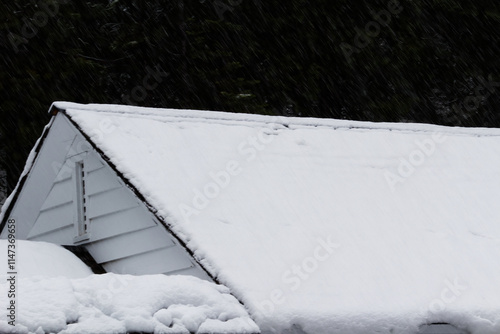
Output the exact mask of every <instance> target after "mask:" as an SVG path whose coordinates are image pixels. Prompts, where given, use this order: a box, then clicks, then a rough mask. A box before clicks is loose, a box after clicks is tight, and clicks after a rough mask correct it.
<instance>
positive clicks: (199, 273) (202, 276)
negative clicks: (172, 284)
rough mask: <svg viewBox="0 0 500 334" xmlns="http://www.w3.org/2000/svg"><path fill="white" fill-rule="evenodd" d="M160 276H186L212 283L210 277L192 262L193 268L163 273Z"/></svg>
mask: <svg viewBox="0 0 500 334" xmlns="http://www.w3.org/2000/svg"><path fill="white" fill-rule="evenodd" d="M162 274H165V275H186V276H194V277H198V278H199V279H203V280H206V281H212V279H211V278H210V276H208V274H207V273H206V272H205V271H204V270H203V269H201V268H200V267H199V266H198V265H197V264H196V262H193V267H191V268H187V269H181V270H175V271H170V272H168V271H167V272H163V273H162Z"/></svg>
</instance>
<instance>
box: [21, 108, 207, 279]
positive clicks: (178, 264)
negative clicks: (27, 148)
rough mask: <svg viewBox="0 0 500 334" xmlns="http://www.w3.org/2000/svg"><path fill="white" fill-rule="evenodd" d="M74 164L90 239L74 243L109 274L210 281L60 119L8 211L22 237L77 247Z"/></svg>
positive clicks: (58, 118) (85, 143)
mask: <svg viewBox="0 0 500 334" xmlns="http://www.w3.org/2000/svg"><path fill="white" fill-rule="evenodd" d="M79 160H82V161H83V163H84V181H85V194H84V197H85V206H86V208H87V210H86V212H85V213H86V216H87V233H86V238H88V239H87V240H79V241H78V242H77V244H80V245H83V246H84V247H86V248H87V249H88V251H89V253H90V254H91V255H92V256H93V257H94V258H95V259H96V260H97V261H98V262H99V263H101V262H102V263H103V266H104V267H105V269H106V270H108V271H111V272H117V273H127V274H161V273H175V274H185V275H192V276H196V277H200V278H203V279H206V280H210V278H209V277H208V275H207V274H206V273H205V272H204V271H203V270H202V269H201V267H200V266H199V265H198V264H197V263H196V262H195V261H194V260H193V259H192V257H191V255H189V253H188V252H187V251H186V250H185V249H184V247H183V246H181V245H180V244H179V243H177V242H176V241H175V238H174V237H173V236H172V235H171V234H170V233H169V232H168V231H167V230H166V229H165V227H164V226H163V225H161V224H160V223H158V222H156V218H155V217H154V215H153V214H152V213H151V212H150V211H149V210H148V209H147V208H146V206H145V205H144V203H142V202H141V201H140V200H139V199H138V198H137V197H136V196H135V194H134V193H133V192H132V191H131V190H130V189H129V188H128V187H127V186H126V185H125V184H124V183H123V182H122V181H121V180H120V178H119V177H118V175H117V174H116V173H115V172H114V171H113V170H112V169H111V167H109V166H108V165H107V163H106V162H105V161H104V160H103V159H102V158H101V157H100V156H99V154H98V153H97V152H96V151H94V150H93V149H92V147H91V146H90V145H89V144H88V143H87V142H86V140H85V138H84V137H83V136H82V135H81V134H80V133H79V132H78V130H76V129H75V128H74V127H73V125H71V124H70V123H69V122H68V120H67V119H66V118H65V116H64V115H62V114H59V115H57V116H56V118H55V119H54V121H53V125H52V128H51V130H50V132H49V134H48V137H47V139H46V143H45V144H44V145H43V146H42V148H41V152H40V155H39V156H38V158H37V160H36V161H35V164H34V167H33V170H32V173H31V174H30V176H29V178H28V180H27V182H26V184H25V187H24V188H23V190H22V191H21V193H20V197H19V200H18V201H17V202H16V204H15V206H14V208H13V218H16V219H17V221H18V223H19V224H18V227H19V228H18V232H19V233H18V237H19V239H26V238H28V239H30V240H36V241H47V242H53V243H56V244H61V245H72V244H74V238H75V237H78V231H77V230H76V227H77V224H75V222H76V221H77V220H76V218H77V217H78V215H77V214H76V213H77V210H76V204H77V202H76V199H77V197H78V196H77V183H76V181H77V180H76V179H75V177H74V176H73V175H74V171H75V162H77V161H79ZM82 184H83V183H82Z"/></svg>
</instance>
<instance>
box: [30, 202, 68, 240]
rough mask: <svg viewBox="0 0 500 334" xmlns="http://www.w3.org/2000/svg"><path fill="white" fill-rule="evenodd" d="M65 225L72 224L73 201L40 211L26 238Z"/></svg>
mask: <svg viewBox="0 0 500 334" xmlns="http://www.w3.org/2000/svg"><path fill="white" fill-rule="evenodd" d="M66 226H73V202H69V203H67V204H65V205H62V206H58V207H56V208H54V209H51V210H47V211H44V212H41V213H40V215H39V216H38V218H37V220H36V223H35V225H34V226H33V228H32V229H31V230H30V232H29V234H28V236H27V239H29V240H32V239H33V237H35V236H39V235H41V234H45V233H49V232H50V231H53V230H57V229H60V228H61V227H66ZM71 237H72V236H71Z"/></svg>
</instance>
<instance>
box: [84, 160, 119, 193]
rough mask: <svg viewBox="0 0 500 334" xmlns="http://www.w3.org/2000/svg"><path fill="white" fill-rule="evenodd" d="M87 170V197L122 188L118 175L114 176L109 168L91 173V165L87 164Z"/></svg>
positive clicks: (102, 168)
mask: <svg viewBox="0 0 500 334" xmlns="http://www.w3.org/2000/svg"><path fill="white" fill-rule="evenodd" d="M90 167H91V166H90ZM85 169H86V171H87V175H86V177H85V190H86V194H87V196H92V195H96V194H99V193H102V192H105V191H110V190H113V189H117V188H121V187H122V184H121V183H120V182H119V181H118V177H116V174H114V173H113V171H112V170H110V169H109V168H104V167H101V168H99V169H97V170H93V171H89V165H88V164H85Z"/></svg>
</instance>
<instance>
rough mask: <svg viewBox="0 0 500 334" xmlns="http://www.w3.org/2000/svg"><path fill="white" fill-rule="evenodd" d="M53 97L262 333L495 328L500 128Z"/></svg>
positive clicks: (498, 324) (499, 322)
mask: <svg viewBox="0 0 500 334" xmlns="http://www.w3.org/2000/svg"><path fill="white" fill-rule="evenodd" d="M55 105H56V107H58V108H60V109H64V110H66V113H67V115H69V117H70V118H71V119H72V120H73V121H74V122H75V123H76V124H77V125H78V126H79V127H80V128H81V129H82V130H83V132H85V133H86V134H87V135H88V136H89V137H90V139H91V140H92V141H93V142H94V143H95V144H96V145H97V146H98V147H99V149H101V150H102V151H103V153H104V154H105V155H106V156H107V157H108V158H109V159H110V161H111V162H112V163H113V164H114V165H115V166H116V168H117V169H118V170H119V171H120V172H121V173H123V175H124V177H126V178H127V179H128V180H129V181H130V183H131V184H132V185H134V186H135V187H136V188H137V189H138V190H139V191H140V192H141V193H142V195H143V196H144V197H145V198H146V200H147V201H148V202H149V204H151V205H152V206H153V207H154V208H155V209H156V210H158V213H157V214H158V215H159V216H160V217H163V219H164V221H165V222H166V223H167V224H169V225H170V226H171V228H172V230H173V231H174V232H175V233H177V235H178V236H179V237H180V238H181V239H183V240H184V241H185V242H186V244H187V245H188V247H189V248H190V249H191V250H192V251H193V252H194V253H195V255H196V256H197V258H199V259H201V263H202V264H204V265H205V267H206V268H207V269H208V270H209V271H211V272H212V274H214V275H215V276H217V278H218V279H219V280H220V281H221V282H222V283H224V284H225V285H226V286H228V287H230V288H231V290H232V291H233V293H234V294H235V295H236V296H238V297H239V298H240V299H241V300H243V301H244V302H245V304H246V305H247V306H248V307H249V308H250V310H251V311H252V312H253V314H254V316H255V317H257V318H258V320H259V326H260V327H261V329H262V330H263V331H265V330H266V329H271V328H275V329H277V330H278V331H282V330H283V329H285V328H290V326H292V324H296V325H297V326H298V327H300V328H302V329H303V330H304V331H306V332H308V333H327V332H331V328H337V329H338V330H339V332H340V333H351V331H352V332H353V333H354V332H360V331H361V332H363V331H365V332H366V333H373V332H375V330H380V331H381V332H389V331H390V330H391V329H392V330H393V331H394V332H395V333H399V332H401V333H405V332H411V331H414V330H415V329H416V328H417V326H418V325H421V324H422V322H425V321H431V322H432V321H438V322H443V321H445V322H446V321H452V322H454V323H455V324H457V325H459V326H462V325H463V326H465V324H467V326H468V327H467V328H468V330H470V331H471V332H478V331H480V332H481V333H488V332H491V333H494V332H498V331H499V330H500V315H499V314H500V312H499V311H500V285H499V284H498V281H499V278H500V266H499V259H500V206H499V205H498V203H499V202H500V193H499V189H500V173H499V170H500V130H498V129H461V128H447V127H438V126H431V125H416V124H374V123H366V122H349V121H337V120H319V119H298V118H274V117H269V116H257V115H244V114H229V113H218V112H202V111H187V110H166V109H148V108H136V107H125V106H109V105H76V104H68V103H56V104H55Z"/></svg>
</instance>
